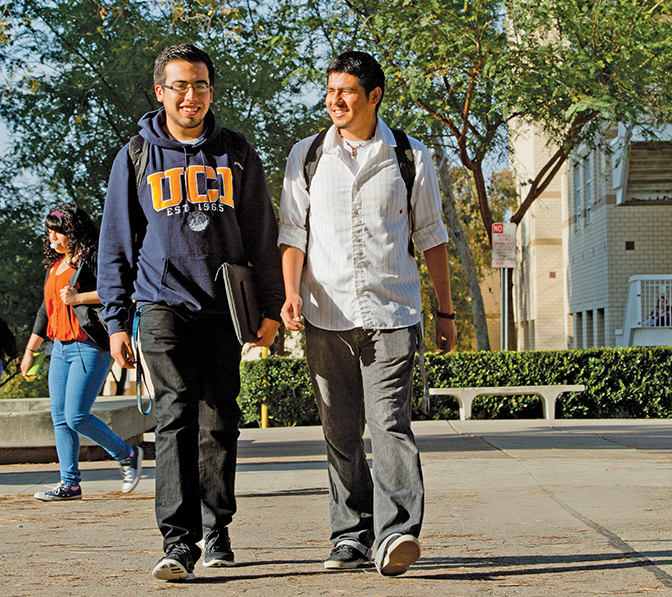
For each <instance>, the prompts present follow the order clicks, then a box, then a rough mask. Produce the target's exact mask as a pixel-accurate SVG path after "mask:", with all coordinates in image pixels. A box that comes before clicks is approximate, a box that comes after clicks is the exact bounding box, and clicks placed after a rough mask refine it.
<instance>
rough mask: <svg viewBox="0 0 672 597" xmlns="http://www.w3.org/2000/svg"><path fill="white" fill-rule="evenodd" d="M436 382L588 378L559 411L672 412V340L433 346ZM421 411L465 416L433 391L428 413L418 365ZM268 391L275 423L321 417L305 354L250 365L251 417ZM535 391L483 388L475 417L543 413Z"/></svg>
mask: <svg viewBox="0 0 672 597" xmlns="http://www.w3.org/2000/svg"><path fill="white" fill-rule="evenodd" d="M425 366H426V371H427V380H428V383H429V386H430V387H472V386H473V387H477V386H516V385H552V384H584V385H585V386H586V390H585V391H584V392H581V393H570V394H563V395H561V396H560V398H559V399H558V402H557V416H558V418H596V419H599V418H672V373H671V372H672V348H668V347H656V348H627V349H612V348H605V349H590V350H572V351H529V352H483V351H481V352H462V353H452V354H449V355H447V356H443V357H442V356H439V355H437V354H428V355H427V356H426V361H425ZM413 393H414V403H415V405H416V406H415V409H414V418H416V419H427V418H429V419H436V420H442V419H457V418H459V409H458V404H457V400H456V399H455V398H452V397H449V396H432V400H431V412H430V414H429V416H425V415H423V414H421V413H420V404H421V400H422V381H421V377H420V372H419V369H418V367H417V366H416V369H415V372H414V389H413ZM262 397H266V404H267V405H268V409H269V415H270V418H271V422H272V424H274V425H314V424H317V423H318V422H319V418H318V415H317V409H316V406H315V402H314V399H313V397H312V392H311V389H310V378H309V375H308V370H307V367H306V364H305V361H304V359H282V358H273V359H263V360H260V361H254V362H247V363H244V364H243V367H242V391H241V397H240V404H241V408H242V410H243V413H244V414H243V421H244V424H247V425H253V424H257V423H258V421H259V412H260V405H261V400H262ZM542 416H543V415H542V404H541V400H540V399H539V398H537V397H534V396H508V397H502V396H483V397H480V398H477V399H476V400H475V401H474V406H473V417H474V418H480V419H497V418H504V419H510V418H520V419H525V418H541V417H542Z"/></svg>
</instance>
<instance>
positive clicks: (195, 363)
mask: <svg viewBox="0 0 672 597" xmlns="http://www.w3.org/2000/svg"><path fill="white" fill-rule="evenodd" d="M142 310H143V312H142V314H141V316H140V326H139V331H138V335H139V340H140V352H141V357H142V360H143V363H144V364H145V365H146V368H147V371H146V372H145V373H146V374H148V377H149V381H150V383H151V385H152V386H153V388H152V390H153V394H154V398H155V414H156V420H157V423H158V425H157V427H156V498H155V502H156V519H157V522H158V524H159V529H160V530H161V533H162V534H163V543H164V550H165V549H166V548H167V547H168V546H169V545H170V544H172V543H186V544H187V545H189V546H190V547H191V548H192V549H193V548H194V546H195V544H196V543H197V542H198V541H199V540H200V539H201V537H202V535H203V528H205V529H206V530H209V529H213V530H215V531H220V530H223V529H224V528H226V526H227V525H228V524H229V523H230V522H231V519H232V517H233V515H234V513H235V511H236V498H235V495H234V481H235V472H236V453H237V441H238V435H239V432H238V421H239V419H240V409H239V408H238V403H237V402H236V397H237V396H238V393H239V390H240V370H239V367H240V345H239V344H238V340H237V339H236V335H235V332H234V330H233V324H232V323H231V318H230V317H229V316H228V315H226V316H208V315H200V314H194V313H191V312H188V311H178V310H175V309H171V308H170V307H165V306H162V305H150V306H145V307H143V308H142Z"/></svg>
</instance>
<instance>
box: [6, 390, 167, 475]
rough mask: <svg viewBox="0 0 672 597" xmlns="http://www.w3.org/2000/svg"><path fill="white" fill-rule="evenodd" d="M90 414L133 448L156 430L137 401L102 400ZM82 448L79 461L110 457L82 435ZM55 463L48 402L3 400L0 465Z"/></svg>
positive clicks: (150, 417) (122, 399) (94, 404)
mask: <svg viewBox="0 0 672 597" xmlns="http://www.w3.org/2000/svg"><path fill="white" fill-rule="evenodd" d="M91 413H92V414H94V415H95V416H97V417H98V418H99V419H100V420H102V421H103V422H104V423H105V424H107V425H108V426H109V427H110V428H111V429H112V430H113V431H114V432H115V433H116V434H117V435H119V436H120V437H121V438H122V439H124V440H126V441H127V442H129V443H130V444H137V443H138V442H141V441H142V435H143V433H145V432H147V431H151V430H152V429H154V428H155V427H156V419H155V418H154V415H153V414H150V415H149V416H145V415H143V414H141V413H140V412H139V411H138V409H137V407H136V404H135V398H134V397H133V398H131V397H126V396H99V397H98V398H96V401H95V402H94V403H93V408H91ZM80 444H81V447H80V460H99V459H101V458H103V457H105V455H107V452H105V450H103V448H101V447H100V446H98V444H95V443H94V442H92V441H91V440H89V439H88V438H86V437H83V436H81V435H80ZM56 460H57V456H56V447H55V440H54V427H53V424H52V422H51V411H50V406H49V398H8V399H6V400H0V464H13V463H28V462H56Z"/></svg>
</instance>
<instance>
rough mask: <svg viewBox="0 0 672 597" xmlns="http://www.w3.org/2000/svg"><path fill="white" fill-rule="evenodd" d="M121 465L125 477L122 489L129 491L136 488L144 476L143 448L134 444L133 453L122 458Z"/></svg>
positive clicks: (125, 491) (122, 474)
mask: <svg viewBox="0 0 672 597" xmlns="http://www.w3.org/2000/svg"><path fill="white" fill-rule="evenodd" d="M119 467H120V468H121V476H122V477H123V478H124V482H123V484H122V486H121V491H123V492H124V493H129V492H130V491H133V490H134V489H135V486H136V485H137V484H138V481H140V477H141V476H142V448H141V447H140V446H133V449H132V450H131V455H130V456H129V457H128V458H124V459H123V460H120V461H119Z"/></svg>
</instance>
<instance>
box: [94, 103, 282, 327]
mask: <svg viewBox="0 0 672 597" xmlns="http://www.w3.org/2000/svg"><path fill="white" fill-rule="evenodd" d="M165 123H166V113H165V110H164V109H163V108H161V109H160V110H156V111H153V112H149V113H147V114H145V115H144V116H143V117H142V118H141V119H140V121H139V124H140V127H141V130H140V135H141V136H142V137H143V138H144V139H145V140H146V141H147V142H148V143H149V146H148V150H149V151H148V161H147V167H146V169H145V172H144V175H143V177H142V181H141V183H140V185H139V186H138V187H137V189H136V180H135V172H134V171H133V163H132V161H131V159H130V158H129V154H128V145H127V146H126V147H125V148H124V149H122V150H121V151H120V152H119V154H118V155H117V158H116V159H115V163H114V165H113V167H112V173H111V176H110V184H109V186H108V193H107V198H106V201H105V210H104V214H103V225H102V229H101V238H100V247H101V250H100V253H99V254H100V255H102V257H99V264H100V267H99V277H98V281H99V286H100V288H101V290H100V293H99V294H100V296H101V300H103V303H104V304H105V306H106V316H105V317H106V319H107V320H108V321H110V323H111V326H110V330H111V331H112V328H113V327H119V326H120V325H121V324H120V323H119V322H120V321H121V320H122V319H123V317H124V316H125V315H124V313H125V311H126V305H125V303H124V301H126V303H127V300H128V297H129V296H131V298H132V299H133V300H135V301H136V302H137V303H138V304H141V305H142V304H164V305H169V306H175V307H184V308H186V309H188V310H190V311H195V312H202V313H213V314H220V313H226V312H227V310H228V309H227V301H226V292H225V288H224V284H223V282H222V279H221V276H218V270H219V268H220V266H221V265H222V264H223V263H225V262H226V263H234V264H240V265H247V264H248V263H250V264H252V265H253V266H254V268H255V270H257V271H258V272H259V276H260V277H261V276H262V275H263V276H264V283H265V284H268V282H267V280H268V278H269V276H270V277H271V278H273V280H274V282H273V284H274V286H276V285H278V286H281V274H280V275H278V273H277V272H276V271H275V270H277V271H278V272H279V267H278V264H279V253H278V252H277V247H275V241H276V239H277V228H276V224H275V217H274V214H273V209H272V205H271V203H270V198H269V196H268V189H267V188H266V181H265V177H264V172H263V167H262V165H261V161H260V160H259V156H258V155H257V154H256V152H255V151H254V149H253V148H252V147H250V146H249V144H247V142H246V141H245V140H244V138H243V137H242V136H240V135H238V136H235V135H234V134H233V133H231V132H230V131H225V130H224V129H222V127H221V126H220V125H219V124H218V123H217V121H216V119H215V117H214V115H213V114H212V113H211V112H210V111H209V112H208V113H207V114H206V116H205V120H204V123H205V128H204V134H203V135H202V137H201V138H199V139H198V140H197V141H196V143H194V144H186V143H180V141H178V140H176V139H174V138H172V137H171V136H170V135H169V134H168V132H167V131H166V128H165ZM227 145H231V147H230V148H229V147H227ZM229 150H230V151H231V152H232V155H233V156H234V158H233V163H234V164H237V166H236V167H239V168H240V170H241V171H242V175H241V180H242V182H241V184H240V187H239V188H236V186H237V185H234V177H233V172H232V170H231V167H232V166H231V160H230V156H229V154H228V151H229ZM240 162H242V163H240ZM101 268H102V269H101ZM270 270H273V271H270ZM128 279H133V289H132V290H131V289H130V288H129V287H128V286H127V285H126V286H124V285H125V284H127V283H126V280H128ZM277 280H279V283H278V282H277ZM122 286H123V287H122ZM274 293H275V294H277V295H278V297H279V296H280V294H281V291H277V289H276V290H274ZM262 294H265V292H262ZM278 297H275V296H274V297H273V299H272V300H270V299H269V301H268V305H267V309H266V312H267V313H270V312H275V310H276V309H277V311H278V313H279V308H278V307H277V303H278V302H279V299H278ZM271 303H273V304H271ZM280 305H281V303H280ZM115 320H116V321H115ZM112 322H114V326H113V325H112Z"/></svg>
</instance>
